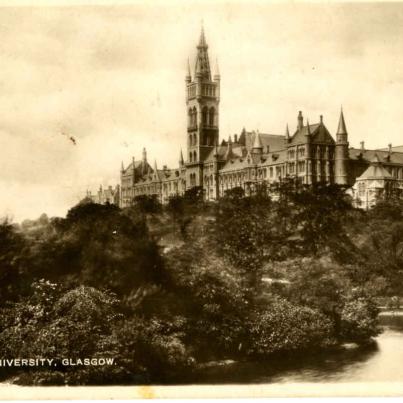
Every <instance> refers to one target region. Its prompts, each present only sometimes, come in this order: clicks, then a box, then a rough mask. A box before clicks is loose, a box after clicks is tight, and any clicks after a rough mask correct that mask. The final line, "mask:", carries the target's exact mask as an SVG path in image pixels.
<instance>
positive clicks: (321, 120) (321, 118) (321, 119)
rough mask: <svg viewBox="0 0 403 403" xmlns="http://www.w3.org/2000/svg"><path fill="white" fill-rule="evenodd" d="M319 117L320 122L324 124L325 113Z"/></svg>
mask: <svg viewBox="0 0 403 403" xmlns="http://www.w3.org/2000/svg"><path fill="white" fill-rule="evenodd" d="M319 119H320V124H321V125H323V115H320V116H319Z"/></svg>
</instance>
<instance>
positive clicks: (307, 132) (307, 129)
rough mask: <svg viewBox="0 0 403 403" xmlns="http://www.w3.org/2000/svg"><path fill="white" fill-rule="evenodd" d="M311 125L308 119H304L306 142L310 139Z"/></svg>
mask: <svg viewBox="0 0 403 403" xmlns="http://www.w3.org/2000/svg"><path fill="white" fill-rule="evenodd" d="M311 134H312V133H311V126H309V119H307V120H306V133H305V137H306V142H307V143H309V142H310V141H311Z"/></svg>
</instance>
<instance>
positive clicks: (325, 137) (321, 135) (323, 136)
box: [312, 125, 335, 144]
mask: <svg viewBox="0 0 403 403" xmlns="http://www.w3.org/2000/svg"><path fill="white" fill-rule="evenodd" d="M312 141H313V142H314V143H325V144H335V141H334V139H333V137H332V135H331V134H330V133H329V131H328V130H327V128H326V126H325V125H319V126H318V128H317V129H316V130H315V132H313V133H312Z"/></svg>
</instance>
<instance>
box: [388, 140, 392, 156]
mask: <svg viewBox="0 0 403 403" xmlns="http://www.w3.org/2000/svg"><path fill="white" fill-rule="evenodd" d="M388 152H389V155H390V154H392V143H389V144H388Z"/></svg>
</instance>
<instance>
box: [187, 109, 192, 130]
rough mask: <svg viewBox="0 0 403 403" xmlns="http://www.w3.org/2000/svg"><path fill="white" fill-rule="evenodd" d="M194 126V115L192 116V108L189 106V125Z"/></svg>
mask: <svg viewBox="0 0 403 403" xmlns="http://www.w3.org/2000/svg"><path fill="white" fill-rule="evenodd" d="M191 126H193V116H192V109H190V108H189V110H188V127H191Z"/></svg>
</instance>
